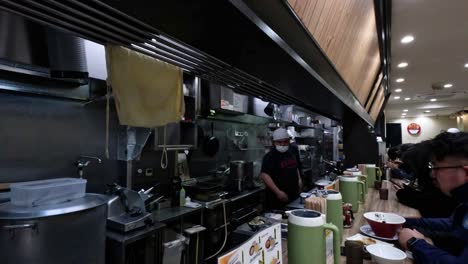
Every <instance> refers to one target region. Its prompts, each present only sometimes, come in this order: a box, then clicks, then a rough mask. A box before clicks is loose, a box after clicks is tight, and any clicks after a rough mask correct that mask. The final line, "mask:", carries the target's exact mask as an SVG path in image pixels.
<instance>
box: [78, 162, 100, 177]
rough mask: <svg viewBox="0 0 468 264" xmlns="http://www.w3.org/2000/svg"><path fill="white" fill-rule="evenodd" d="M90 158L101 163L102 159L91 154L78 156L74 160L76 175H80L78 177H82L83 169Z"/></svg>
mask: <svg viewBox="0 0 468 264" xmlns="http://www.w3.org/2000/svg"><path fill="white" fill-rule="evenodd" d="M92 160H96V161H97V162H98V163H102V160H101V159H100V158H98V157H92V156H80V157H79V158H78V160H77V161H76V163H75V164H76V167H77V168H78V175H80V179H82V178H83V169H84V168H85V167H88V165H89V164H90V163H91V161H92Z"/></svg>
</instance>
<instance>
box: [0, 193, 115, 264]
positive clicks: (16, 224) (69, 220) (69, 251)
mask: <svg viewBox="0 0 468 264" xmlns="http://www.w3.org/2000/svg"><path fill="white" fill-rule="evenodd" d="M106 203H107V196H104V195H99V194H86V195H85V196H84V197H83V198H79V199H75V200H72V201H69V202H65V203H59V204H54V205H47V206H37V207H19V206H15V205H13V204H11V203H10V202H8V203H3V204H0V249H1V252H2V253H1V263H4V264H13V263H14V264H18V263H35V264H46V263H47V264H55V263H57V264H64V263H67V264H73V263H77V264H78V263H86V264H103V263H104V261H105V240H106V219H107V204H106Z"/></svg>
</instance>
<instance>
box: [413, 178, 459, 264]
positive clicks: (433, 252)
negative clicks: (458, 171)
mask: <svg viewBox="0 0 468 264" xmlns="http://www.w3.org/2000/svg"><path fill="white" fill-rule="evenodd" d="M451 193H452V196H453V197H454V198H455V199H457V200H458V201H459V202H460V203H461V204H460V205H459V206H458V207H457V208H456V209H455V212H454V213H453V214H452V216H451V217H450V218H420V219H407V221H406V223H405V227H410V228H416V229H418V230H420V229H422V230H425V231H426V232H424V231H423V233H426V234H427V232H431V233H432V234H441V233H442V234H445V237H449V238H451V240H452V241H453V243H452V244H451V245H450V244H448V246H447V245H446V247H447V248H445V249H444V248H443V247H435V246H432V245H430V244H428V243H427V242H426V241H424V240H418V241H417V242H415V243H414V244H413V246H412V248H411V252H412V253H413V257H414V259H415V261H416V263H429V264H430V263H440V264H444V263H451V264H457V263H464V264H466V263H468V183H465V184H464V185H463V186H460V187H458V188H456V189H455V190H453V191H452V192H451ZM429 237H430V235H429Z"/></svg>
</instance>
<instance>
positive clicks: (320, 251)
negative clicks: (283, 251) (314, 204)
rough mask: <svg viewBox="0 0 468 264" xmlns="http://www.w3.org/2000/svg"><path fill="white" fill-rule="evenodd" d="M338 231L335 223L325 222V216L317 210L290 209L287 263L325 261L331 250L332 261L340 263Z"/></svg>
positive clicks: (298, 263) (300, 263)
mask: <svg viewBox="0 0 468 264" xmlns="http://www.w3.org/2000/svg"><path fill="white" fill-rule="evenodd" d="M339 232H340V231H339V229H338V227H336V226H335V225H333V224H327V223H325V217H324V216H323V215H322V214H320V213H319V212H317V211H313V210H307V209H298V210H292V211H290V212H289V217H288V261H289V263H291V264H302V263H326V262H327V260H328V258H331V257H332V255H331V252H333V260H334V262H335V263H340V255H341V254H340V250H341V248H340V238H339V235H340V234H339ZM331 236H333V243H329V242H331V241H330V239H331ZM331 245H332V246H331ZM329 246H331V247H329ZM332 249H333V250H332Z"/></svg>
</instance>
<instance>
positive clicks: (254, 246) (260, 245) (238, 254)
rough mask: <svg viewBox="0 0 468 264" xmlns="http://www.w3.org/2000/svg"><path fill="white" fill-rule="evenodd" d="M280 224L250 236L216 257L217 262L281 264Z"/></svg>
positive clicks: (231, 263) (230, 263)
mask: <svg viewBox="0 0 468 264" xmlns="http://www.w3.org/2000/svg"><path fill="white" fill-rule="evenodd" d="M282 257H283V255H282V246H281V224H279V223H278V224H276V225H273V226H271V227H269V228H267V229H265V230H262V231H260V232H258V233H256V234H255V235H254V236H252V237H251V238H250V239H249V240H247V241H246V242H245V243H243V244H242V245H241V246H240V247H238V248H237V249H235V250H232V251H230V252H229V253H227V254H225V255H223V256H221V257H219V258H218V264H281V262H282Z"/></svg>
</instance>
